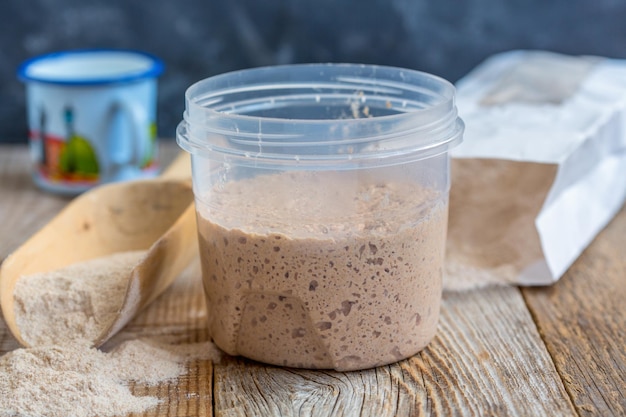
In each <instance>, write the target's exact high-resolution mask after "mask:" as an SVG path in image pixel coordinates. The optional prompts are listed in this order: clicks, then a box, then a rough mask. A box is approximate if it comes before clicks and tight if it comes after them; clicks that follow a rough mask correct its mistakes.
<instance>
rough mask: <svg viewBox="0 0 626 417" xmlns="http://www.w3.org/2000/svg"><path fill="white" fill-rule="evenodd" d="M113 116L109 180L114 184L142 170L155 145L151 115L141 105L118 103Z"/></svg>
mask: <svg viewBox="0 0 626 417" xmlns="http://www.w3.org/2000/svg"><path fill="white" fill-rule="evenodd" d="M109 114H110V116H109V120H108V123H107V126H108V134H107V135H106V138H107V140H106V154H107V155H108V158H107V159H108V164H106V165H107V169H106V172H107V178H108V179H109V180H110V181H115V180H122V179H130V178H132V177H133V176H134V175H133V173H135V174H136V171H137V170H138V169H139V168H140V167H141V164H142V163H143V159H144V157H145V156H146V155H147V153H148V150H149V146H151V144H150V137H149V129H148V128H149V120H148V114H147V112H146V111H145V109H144V108H143V107H142V106H141V105H139V104H137V103H134V102H122V101H116V102H114V103H113V104H112V106H111V111H110V112H109ZM124 122H126V123H124ZM128 129H130V132H128Z"/></svg>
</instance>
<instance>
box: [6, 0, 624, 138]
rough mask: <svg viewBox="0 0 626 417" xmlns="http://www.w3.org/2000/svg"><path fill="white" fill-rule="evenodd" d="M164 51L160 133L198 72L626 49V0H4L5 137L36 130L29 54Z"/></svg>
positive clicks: (167, 131) (449, 65)
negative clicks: (29, 123) (26, 67)
mask: <svg viewBox="0 0 626 417" xmlns="http://www.w3.org/2000/svg"><path fill="white" fill-rule="evenodd" d="M91 47H119V48H133V49H141V50H145V51H147V52H151V53H153V54H156V55H158V56H160V57H161V58H162V59H163V60H164V61H165V63H166V66H167V68H166V72H165V73H164V75H163V76H162V77H161V79H160V84H159V88H160V90H159V107H158V111H159V135H160V136H162V137H173V136H174V129H175V126H176V124H177V123H178V121H179V120H180V118H181V113H182V111H183V107H184V99H183V94H184V91H185V89H186V88H187V87H188V86H189V85H190V84H192V83H193V82H195V81H197V80H200V79H202V78H206V77H208V76H211V75H214V74H217V73H221V72H225V71H230V70H235V69H241V68H248V67H255V66H261V65H272V64H284V63H296V62H356V63H375V64H385V65H395V66H401V67H406V68H413V69H419V70H423V71H427V72H431V73H434V74H437V75H440V76H443V77H445V78H447V79H449V80H450V81H453V82H454V81H456V80H457V79H458V78H460V77H461V76H463V75H464V74H466V73H467V72H468V71H469V70H470V69H471V68H473V67H474V66H475V65H477V64H478V63H479V62H481V61H482V60H483V59H485V58H486V57H487V56H489V55H491V54H494V53H497V52H501V51H505V50H510V49H545V50H551V51H556V52H563V53H569V54H576V55H577V54H592V55H601V56H608V57H613V58H626V0H553V1H550V0H230V1H228V0H224V1H217V0H180V1H173V0H172V1H168V0H152V1H140V0H0V141H12V142H25V141H26V118H25V103H24V86H23V85H22V84H21V83H19V82H18V81H17V79H16V77H15V70H16V68H17V66H18V65H19V64H20V63H21V62H22V61H23V60H25V59H27V58H30V57H33V56H35V55H39V54H42V53H46V52H52V51H58V50H63V49H72V48H91Z"/></svg>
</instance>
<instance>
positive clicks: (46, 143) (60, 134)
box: [18, 49, 163, 195]
mask: <svg viewBox="0 0 626 417" xmlns="http://www.w3.org/2000/svg"><path fill="white" fill-rule="evenodd" d="M162 72H163V63H162V61H161V60H159V59H158V58H156V57H154V56H152V55H149V54H146V53H144V52H139V51H130V50H110V49H95V50H76V51H65V52H57V53H51V54H47V55H42V56H38V57H35V58H33V59H30V60H28V61H26V62H24V63H23V64H22V65H21V66H20V68H19V69H18V77H19V78H20V79H21V80H22V81H23V82H24V83H25V84H26V103H27V119H28V135H29V143H30V148H31V158H32V162H33V178H34V181H35V183H36V184H37V185H38V186H39V187H41V188H43V189H45V190H48V191H52V192H56V193H60V194H68V195H75V194H78V193H81V192H83V191H85V190H87V189H88V188H91V187H93V186H95V185H98V184H102V183H108V182H115V181H122V180H128V179H136V178H146V177H152V176H155V175H156V174H157V173H158V159H157V150H158V146H157V134H156V105H157V97H156V95H157V77H158V76H159V75H160V74H161V73H162Z"/></svg>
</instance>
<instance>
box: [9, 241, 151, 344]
mask: <svg viewBox="0 0 626 417" xmlns="http://www.w3.org/2000/svg"><path fill="white" fill-rule="evenodd" d="M145 253H146V252H145V251H130V252H119V253H115V254H113V255H109V256H106V257H102V258H96V259H91V260H89V261H85V262H80V263H76V264H72V265H69V266H67V267H65V268H61V269H57V270H54V271H50V272H45V273H40V274H33V275H28V276H22V277H20V279H18V280H17V283H16V285H15V319H16V322H17V325H18V327H19V328H20V332H21V334H22V338H23V339H24V340H25V341H26V343H28V344H29V345H31V346H42V345H50V344H62V343H67V342H71V341H74V340H76V339H84V340H88V341H93V340H95V339H96V338H97V337H98V336H99V335H100V334H101V333H102V332H103V331H104V330H106V328H107V327H108V326H109V325H110V324H111V323H112V322H113V320H114V319H115V314H116V312H117V311H119V309H120V307H121V305H122V303H123V302H124V295H125V293H126V287H127V286H128V281H129V277H130V272H131V270H132V269H133V267H134V266H135V265H137V263H138V262H139V260H140V259H141V258H142V257H143V256H144V255H145Z"/></svg>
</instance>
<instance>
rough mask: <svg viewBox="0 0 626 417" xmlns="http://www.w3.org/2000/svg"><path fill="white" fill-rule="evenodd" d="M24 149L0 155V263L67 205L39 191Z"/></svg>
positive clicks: (16, 147) (8, 149)
mask: <svg viewBox="0 0 626 417" xmlns="http://www.w3.org/2000/svg"><path fill="white" fill-rule="evenodd" d="M30 172H31V171H30V159H29V154H28V152H26V147H25V146H24V145H21V146H19V145H12V146H8V145H7V146H5V145H3V146H2V152H0V261H1V260H3V259H4V258H5V257H6V256H7V255H8V254H9V253H10V252H11V251H13V250H14V249H15V248H17V247H18V246H19V245H20V244H22V242H24V241H25V240H26V239H27V238H28V237H29V236H30V235H32V234H33V233H35V232H36V231H37V230H38V229H39V228H41V226H43V225H44V224H46V223H47V222H48V220H50V219H51V218H52V217H53V216H54V215H55V214H56V213H57V212H58V211H59V210H61V208H63V207H64V206H65V205H66V204H67V202H68V201H69V199H68V198H66V197H61V196H57V195H53V194H49V193H44V192H42V191H41V190H39V189H38V188H37V187H36V186H35V184H34V183H33V180H32V179H31V174H30Z"/></svg>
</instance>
